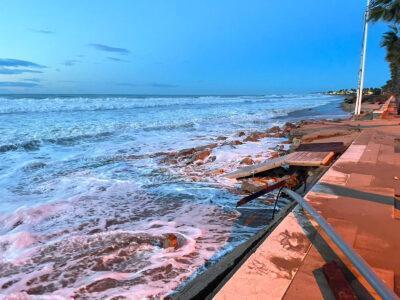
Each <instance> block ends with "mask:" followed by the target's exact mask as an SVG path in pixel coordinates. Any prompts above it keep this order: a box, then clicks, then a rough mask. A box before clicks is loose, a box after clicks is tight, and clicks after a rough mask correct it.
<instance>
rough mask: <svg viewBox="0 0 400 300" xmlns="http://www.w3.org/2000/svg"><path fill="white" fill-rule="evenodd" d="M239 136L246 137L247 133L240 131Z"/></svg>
mask: <svg viewBox="0 0 400 300" xmlns="http://www.w3.org/2000/svg"><path fill="white" fill-rule="evenodd" d="M237 135H238V137H241V136H245V135H246V133H245V132H244V131H239V132H238V134H237Z"/></svg>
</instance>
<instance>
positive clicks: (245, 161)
mask: <svg viewBox="0 0 400 300" xmlns="http://www.w3.org/2000/svg"><path fill="white" fill-rule="evenodd" d="M240 164H241V165H254V160H253V159H252V158H251V157H249V156H248V157H245V158H243V159H242V161H241V162H240Z"/></svg>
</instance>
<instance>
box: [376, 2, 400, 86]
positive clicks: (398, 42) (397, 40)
mask: <svg viewBox="0 0 400 300" xmlns="http://www.w3.org/2000/svg"><path fill="white" fill-rule="evenodd" d="M368 21H372V22H377V21H384V22H387V23H389V24H390V31H388V32H385V33H384V35H383V37H382V42H381V46H382V47H384V48H385V49H386V60H387V62H388V63H389V68H390V80H389V81H388V82H387V83H386V85H385V86H384V89H385V90H387V91H389V92H391V93H394V94H399V91H400V36H399V27H398V26H399V25H400V0H372V2H371V4H370V6H369V14H368Z"/></svg>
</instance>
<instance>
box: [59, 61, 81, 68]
mask: <svg viewBox="0 0 400 300" xmlns="http://www.w3.org/2000/svg"><path fill="white" fill-rule="evenodd" d="M79 62H80V61H79V60H75V59H67V60H65V61H64V62H63V63H62V64H63V65H64V66H67V67H71V66H75V65H76V64H77V63H79Z"/></svg>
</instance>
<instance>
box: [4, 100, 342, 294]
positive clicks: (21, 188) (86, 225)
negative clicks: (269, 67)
mask: <svg viewBox="0 0 400 300" xmlns="http://www.w3.org/2000/svg"><path fill="white" fill-rule="evenodd" d="M341 100H342V99H341V98H340V97H333V96H327V95H322V94H305V95H265V96H224V97H221V96H202V97H194V96H179V97H170V96H168V97H167V96H165V97H159V96H157V97H156V96H154V97H152V96H148V97H141V96H113V95H102V96H97V95H96V96H93V95H92V96H90V95H52V96H49V95H34V96H33V95H21V96H15V95H14V96H0V298H6V299H7V297H8V296H10V295H14V296H19V297H21V299H25V298H27V299H30V298H35V297H36V296H40V297H41V298H40V299H43V297H45V296H46V297H48V299H56V298H57V297H59V298H60V299H64V298H66V299H69V298H70V297H74V298H77V299H79V298H84V299H92V298H93V299H98V298H104V299H112V298H113V297H117V296H120V297H126V298H127V299H142V298H146V297H162V296H165V295H168V294H169V293H170V292H171V291H173V290H175V289H177V288H178V287H179V286H181V285H182V284H184V282H185V281H186V280H189V279H190V278H193V277H195V276H196V274H199V273H200V272H202V271H203V270H204V269H206V268H207V266H208V265H210V264H212V263H213V262H215V261H217V260H218V259H219V258H220V257H221V256H223V255H224V254H225V253H227V252H228V251H230V250H232V249H233V248H234V247H235V246H237V245H238V244H240V243H242V242H243V241H245V240H246V239H248V238H249V237H250V236H251V235H253V234H254V233H255V232H257V230H259V229H260V228H261V227H260V226H261V224H252V223H251V222H242V221H241V216H243V215H244V214H246V211H245V210H243V211H240V210H237V209H235V204H236V201H237V200H238V199H240V195H238V194H237V193H235V192H233V190H234V187H235V183H234V182H229V181H227V180H225V179H223V178H222V177H221V176H219V175H218V174H219V173H218V172H215V171H216V170H220V169H224V170H225V171H228V170H229V169H234V168H236V167H237V166H238V163H239V161H240V160H241V159H242V158H243V157H245V156H246V155H251V156H252V157H253V158H254V160H256V161H260V160H263V159H265V158H268V156H269V154H270V152H269V151H270V150H269V148H271V147H274V146H276V145H279V144H280V143H282V142H283V140H284V139H279V138H266V139H263V140H262V141H260V142H249V143H245V144H243V145H236V146H232V145H229V143H226V141H230V140H235V139H238V137H237V133H238V132H239V131H245V132H250V131H254V130H265V129H267V128H268V127H271V126H274V125H282V124H284V123H285V122H287V121H295V120H299V119H301V118H310V117H314V118H339V117H344V116H346V115H347V114H346V113H344V112H343V111H342V110H341V109H340V102H341ZM221 136H222V137H224V139H226V141H223V139H221V138H219V137H221ZM210 143H218V147H216V148H215V149H213V156H215V157H214V161H212V162H211V161H208V162H207V161H206V162H205V163H204V164H203V165H190V166H187V165H180V164H177V165H171V164H166V163H165V161H164V160H163V159H162V158H163V155H164V154H165V153H170V152H174V151H178V150H181V149H184V148H190V147H196V146H201V145H206V144H210ZM252 205H253V206H252ZM257 205H258V206H257ZM260 207H261V208H263V209H269V210H270V209H271V208H270V207H268V206H266V205H265V204H264V205H261V204H251V205H250V206H249V210H251V208H255V209H261V208H260ZM247 213H248V212H247ZM169 234H173V235H175V236H176V237H177V239H178V245H179V246H178V247H177V248H176V249H175V248H171V247H169V248H168V247H166V246H165V239H166V237H167V236H168V235H169Z"/></svg>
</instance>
